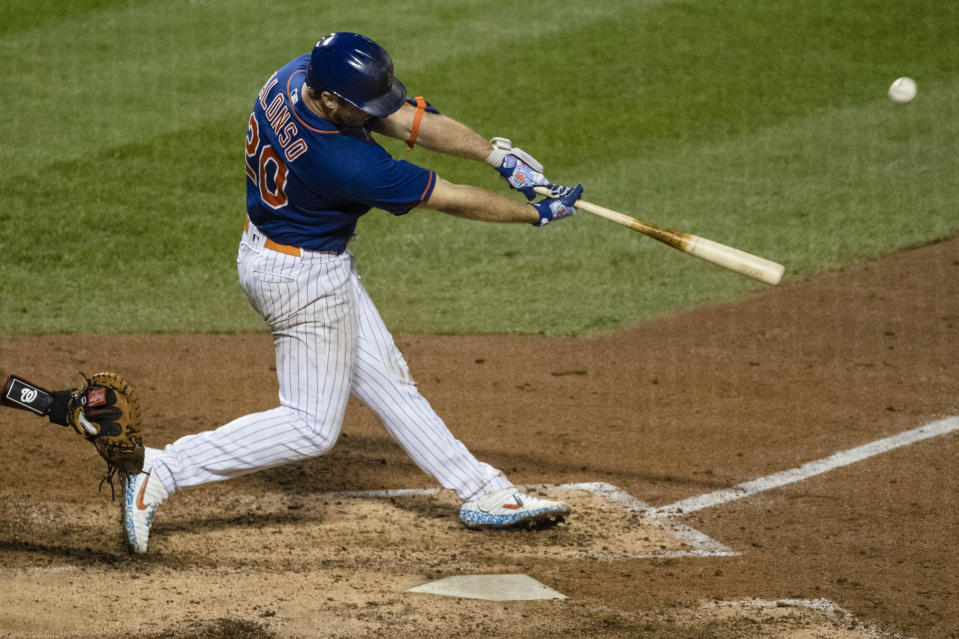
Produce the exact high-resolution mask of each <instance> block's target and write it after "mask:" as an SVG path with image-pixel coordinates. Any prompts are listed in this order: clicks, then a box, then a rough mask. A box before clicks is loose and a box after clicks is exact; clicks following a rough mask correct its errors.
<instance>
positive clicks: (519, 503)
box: [503, 495, 523, 510]
mask: <svg viewBox="0 0 959 639" xmlns="http://www.w3.org/2000/svg"><path fill="white" fill-rule="evenodd" d="M513 499H515V500H516V503H515V504H503V508H507V509H509V510H519V509H520V508H522V507H523V500H522V499H520V498H519V497H517V496H515V495H514V496H513Z"/></svg>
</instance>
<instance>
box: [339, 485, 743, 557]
mask: <svg viewBox="0 0 959 639" xmlns="http://www.w3.org/2000/svg"><path fill="white" fill-rule="evenodd" d="M523 488H526V489H536V490H542V491H546V492H548V491H550V490H582V491H584V492H588V493H592V494H594V495H596V496H597V497H600V498H602V499H605V500H606V501H609V502H611V503H614V504H618V505H620V506H622V507H623V509H624V510H625V511H627V512H636V513H648V512H649V511H650V510H651V508H650V506H649V504H647V503H645V502H643V501H640V500H639V499H636V498H635V497H633V496H632V495H630V494H629V493H628V492H626V491H625V490H623V489H622V488H620V487H618V486H615V485H613V484H609V483H606V482H580V483H573V484H559V485H556V484H535V485H528V486H524V487H523ZM440 490H441V489H439V488H399V489H393V490H347V491H338V492H331V493H325V494H324V495H322V497H323V498H328V499H363V498H377V499H383V498H387V499H388V498H390V497H407V496H429V495H437V494H439V493H440ZM646 523H647V524H649V525H652V526H656V527H657V528H659V529H660V530H664V531H665V532H667V533H669V534H670V535H672V536H673V537H675V538H676V540H677V541H679V542H680V543H682V544H684V545H686V546H687V548H686V549H683V550H651V551H635V552H627V553H612V554H610V555H609V556H603V557H597V559H603V560H609V561H614V560H619V559H650V558H660V559H669V558H678V557H734V556H738V555H739V554H740V553H738V552H736V551H734V550H732V549H731V548H729V547H728V546H724V545H723V544H721V543H719V542H718V541H716V540H715V539H713V538H711V537H709V536H707V535H705V534H703V533H701V532H699V531H698V530H696V529H694V528H690V527H689V526H686V525H683V524H680V523H678V522H676V521H671V520H669V519H665V518H661V519H660V518H657V519H654V520H649V521H647V522H646Z"/></svg>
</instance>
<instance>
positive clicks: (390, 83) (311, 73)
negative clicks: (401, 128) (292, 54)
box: [306, 32, 406, 118]
mask: <svg viewBox="0 0 959 639" xmlns="http://www.w3.org/2000/svg"><path fill="white" fill-rule="evenodd" d="M306 86H308V87H310V88H311V89H315V90H317V91H329V92H330V93H333V94H334V95H337V96H339V97H341V98H343V99H344V100H346V101H347V102H349V103H350V104H352V105H353V106H355V107H357V108H358V109H360V110H361V111H364V112H365V113H369V114H370V115H372V116H374V117H377V118H382V117H386V116H387V115H389V114H391V113H393V112H394V111H396V110H397V109H399V108H400V106H401V105H402V104H403V101H404V100H405V99H406V87H405V86H403V83H402V82H400V81H399V80H397V79H396V78H395V77H393V59H392V58H391V57H390V54H389V53H387V52H386V51H385V50H384V49H383V47H381V46H380V45H378V44H376V43H375V42H373V41H372V40H370V39H369V38H367V37H366V36H362V35H360V34H358V33H349V32H340V33H331V34H330V35H328V36H326V37H325V38H323V39H322V40H320V41H319V42H317V43H316V46H315V47H313V53H312V54H311V55H310V65H309V67H307V70H306Z"/></svg>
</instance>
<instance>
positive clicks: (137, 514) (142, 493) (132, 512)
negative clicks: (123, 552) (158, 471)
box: [122, 449, 167, 553]
mask: <svg viewBox="0 0 959 639" xmlns="http://www.w3.org/2000/svg"><path fill="white" fill-rule="evenodd" d="M152 471H153V460H152V459H151V454H150V449H147V450H146V453H145V454H144V456H143V470H142V471H140V472H139V473H138V474H136V475H130V476H129V477H127V480H126V486H125V490H124V500H123V501H124V503H123V511H122V514H123V518H122V521H123V533H124V536H125V538H126V542H127V547H128V548H129V549H130V551H131V552H135V553H145V552H146V551H147V540H148V539H149V538H150V526H151V525H153V516H154V515H155V514H156V510H157V507H159V505H160V504H161V503H163V500H164V499H166V498H167V491H166V488H164V487H163V484H161V483H160V482H159V481H158V480H157V479H156V478H155V477H153V475H152Z"/></svg>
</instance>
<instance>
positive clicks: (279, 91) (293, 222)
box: [246, 55, 436, 253]
mask: <svg viewBox="0 0 959 639" xmlns="http://www.w3.org/2000/svg"><path fill="white" fill-rule="evenodd" d="M309 61H310V56H309V55H303V56H300V57H298V58H295V59H293V60H292V61H290V62H289V63H288V64H286V66H284V67H283V68H281V69H279V70H278V71H277V72H276V73H274V74H273V75H272V76H271V77H270V79H269V80H268V81H267V83H266V84H265V85H264V86H263V88H262V89H261V90H260V94H259V96H258V97H257V100H256V103H255V104H254V106H253V114H252V115H251V116H250V122H249V128H248V129H247V134H246V211H247V214H248V215H249V216H250V221H251V222H253V224H255V225H256V227H257V228H258V229H259V230H260V231H262V232H263V233H264V234H265V235H266V236H267V237H268V238H270V239H271V240H273V241H274V242H277V243H279V244H286V245H289V246H298V247H300V248H304V249H307V250H311V251H335V252H337V253H342V252H343V251H345V250H346V244H347V242H348V241H349V239H350V237H351V236H352V235H353V232H354V230H355V229H356V223H357V221H358V220H359V218H360V217H361V216H362V215H363V214H364V213H366V212H367V211H369V210H370V209H371V208H373V207H376V208H380V209H384V210H386V211H389V212H390V213H393V214H394V215H403V214H404V213H408V212H409V211H410V210H411V209H412V208H413V207H415V206H416V205H417V204H419V203H421V202H423V201H425V200H428V199H429V197H430V194H431V193H432V192H433V187H434V186H435V185H436V174H435V173H433V172H432V171H429V170H427V169H424V168H421V167H418V166H416V165H415V164H411V163H409V162H406V161H401V160H394V159H393V158H392V157H391V156H390V154H389V153H387V151H386V149H384V148H383V147H381V146H380V145H379V144H377V143H376V141H374V140H373V137H372V136H371V135H370V133H369V131H367V130H366V129H365V128H355V129H343V130H341V129H337V128H336V127H335V126H334V125H332V124H331V123H329V122H327V121H326V120H324V119H323V118H321V117H320V116H318V115H317V114H315V113H314V112H313V111H311V110H310V109H309V108H308V107H307V106H306V104H305V102H304V101H303V99H302V97H301V96H300V92H301V87H302V85H303V81H304V79H305V78H306V67H307V64H308V63H309Z"/></svg>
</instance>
